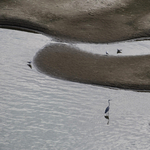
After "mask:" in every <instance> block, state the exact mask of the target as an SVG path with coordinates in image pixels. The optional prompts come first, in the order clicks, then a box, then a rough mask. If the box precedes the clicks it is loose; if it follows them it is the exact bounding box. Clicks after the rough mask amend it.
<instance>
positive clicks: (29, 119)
mask: <svg viewBox="0 0 150 150" xmlns="http://www.w3.org/2000/svg"><path fill="white" fill-rule="evenodd" d="M0 39H1V40H0V51H1V59H0V69H1V72H0V89H1V90H0V137H1V138H0V150H20V149H21V150H25V149H32V150H41V149H42V150H49V149H52V150H60V149H61V150H70V149H75V150H101V149H104V150H105V149H112V150H120V149H122V150H126V149H132V150H134V149H136V150H137V149H140V150H146V149H149V147H150V143H149V139H150V109H149V108H150V99H149V96H150V94H149V93H144V92H143V93H141V92H134V91H129V90H119V89H110V88H104V87H100V86H93V85H87V84H80V83H75V82H69V81H63V80H59V79H55V78H51V77H49V76H46V75H44V74H41V73H39V72H37V71H36V69H35V68H34V66H33V69H30V68H29V67H28V66H27V61H30V60H32V58H33V57H34V55H35V54H36V52H37V51H38V50H39V49H41V48H42V47H44V46H45V45H46V44H49V43H54V42H55V41H53V40H52V39H51V38H48V37H45V36H42V35H39V34H32V33H26V32H20V31H12V30H6V29H0ZM146 42H148V41H146ZM148 44H149V42H148ZM128 46H129V45H128ZM113 48H114V54H115V51H116V48H117V46H116V48H115V47H113ZM119 48H120V46H119ZM121 48H122V49H123V52H124V51H125V49H126V48H127V47H126V46H125V45H122V47H121ZM134 48H135V49H138V48H139V45H138V43H136V44H135V45H134ZM144 48H146V49H147V45H145V44H143V49H144ZM84 49H85V47H84ZM93 49H94V48H93ZM94 50H95V49H94ZM96 50H98V48H96ZM139 51H140V49H139ZM111 52H112V51H111ZM112 53H113V52H112ZM119 55H123V53H122V54H119ZM108 99H112V101H111V104H110V112H109V117H110V119H109V124H108V120H107V119H105V118H104V110H105V108H106V107H107V105H108V103H107V100H108Z"/></svg>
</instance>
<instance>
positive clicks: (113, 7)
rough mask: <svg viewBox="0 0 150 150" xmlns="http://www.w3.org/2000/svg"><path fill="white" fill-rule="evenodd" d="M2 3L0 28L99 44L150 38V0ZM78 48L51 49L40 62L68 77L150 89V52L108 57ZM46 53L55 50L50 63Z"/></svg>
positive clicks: (51, 71) (50, 71) (44, 68)
mask: <svg viewBox="0 0 150 150" xmlns="http://www.w3.org/2000/svg"><path fill="white" fill-rule="evenodd" d="M0 6H1V9H0V27H5V28H15V29H20V30H29V31H37V32H41V33H43V34H47V35H50V36H57V37H59V38H60V39H70V40H75V41H83V42H94V43H103V42H105V43H108V42H115V41H122V40H127V39H132V38H138V37H148V36H150V32H149V31H150V24H149V21H150V1H149V0H144V1H142V0H118V1H116V0H114V1H113V2H112V1H109V0H107V1H105V2H104V1H96V0H89V1H84V2H83V1H80V0H74V1H69V0H64V1H59V0H54V1H49V0H43V1H40V0H36V1H34V0H30V1H26V0H22V1H20V0H3V1H0ZM52 49H55V50H56V52H54V50H52ZM62 49H64V51H62ZM45 50H46V51H45ZM73 50H74V48H71V47H66V46H64V45H52V46H50V47H46V48H45V49H44V50H43V52H42V51H40V52H39V53H41V56H40V55H37V58H35V64H36V65H37V68H38V69H40V70H41V71H42V72H45V73H47V74H50V75H57V76H58V77H61V78H64V79H67V80H72V81H78V82H84V83H90V84H99V85H107V86H115V87H120V88H130V89H144V90H149V89H150V87H149V85H150V79H149V76H150V75H149V69H150V68H149V58H150V56H136V57H135V56H134V57H104V56H98V55H92V54H86V53H84V52H79V51H78V50H77V51H76V50H75V51H73ZM45 53H47V54H50V56H47V58H49V60H46V62H47V63H46V62H45V63H44V62H43V58H44V57H45V56H43V55H44V54H45ZM39 56H40V57H39ZM51 56H53V57H51ZM41 58H42V59H41ZM53 58H55V60H54V59H53ZM71 59H72V60H71ZM58 61H60V62H61V63H60V62H58ZM39 62H40V63H41V64H40V63H39ZM70 62H71V64H70ZM48 66H49V69H48ZM50 68H51V69H50ZM47 70H48V71H47Z"/></svg>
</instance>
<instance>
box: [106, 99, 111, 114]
mask: <svg viewBox="0 0 150 150" xmlns="http://www.w3.org/2000/svg"><path fill="white" fill-rule="evenodd" d="M110 101H111V100H110V99H109V100H108V106H107V108H106V109H105V114H106V113H109V109H110Z"/></svg>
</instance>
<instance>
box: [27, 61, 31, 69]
mask: <svg viewBox="0 0 150 150" xmlns="http://www.w3.org/2000/svg"><path fill="white" fill-rule="evenodd" d="M27 65H28V66H29V67H30V68H31V69H32V65H31V61H29V62H28V64H27Z"/></svg>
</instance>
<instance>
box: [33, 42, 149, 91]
mask: <svg viewBox="0 0 150 150" xmlns="http://www.w3.org/2000/svg"><path fill="white" fill-rule="evenodd" d="M149 62H150V56H149V55H147V56H124V57H123V56H121V57H117V56H102V55H95V54H91V53H86V52H83V51H80V50H79V49H76V48H72V47H70V46H67V45H64V44H52V45H50V46H47V47H45V48H44V49H42V50H41V51H39V52H38V53H37V54H36V55H35V57H34V65H35V66H36V67H37V69H38V70H39V71H40V72H42V73H44V74H46V75H50V76H53V77H57V78H60V79H65V80H70V81H75V82H81V83H87V84H94V85H102V86H110V87H118V88H123V89H135V90H150V86H149V85H150V65H149Z"/></svg>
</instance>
